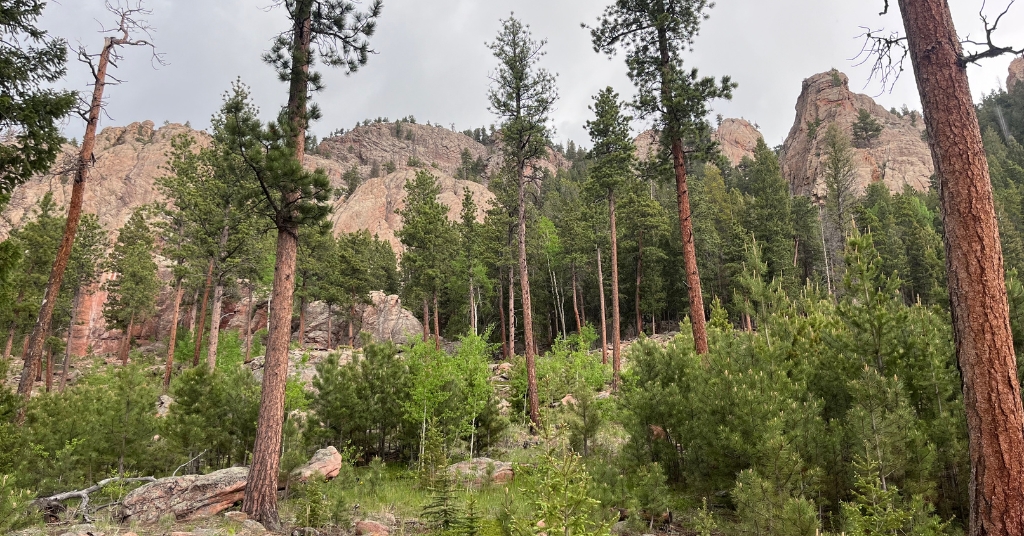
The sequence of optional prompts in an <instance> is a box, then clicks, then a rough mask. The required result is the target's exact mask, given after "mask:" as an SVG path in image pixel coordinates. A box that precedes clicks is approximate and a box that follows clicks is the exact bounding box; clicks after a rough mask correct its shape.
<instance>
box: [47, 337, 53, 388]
mask: <svg viewBox="0 0 1024 536" xmlns="http://www.w3.org/2000/svg"><path fill="white" fill-rule="evenodd" d="M52 388H53V348H49V347H47V348H46V392H47V393H49V392H50V389H52Z"/></svg>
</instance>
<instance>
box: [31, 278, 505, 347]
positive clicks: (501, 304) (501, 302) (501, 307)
mask: <svg viewBox="0 0 1024 536" xmlns="http://www.w3.org/2000/svg"><path fill="white" fill-rule="evenodd" d="M498 320H499V322H500V323H501V356H502V358H504V359H505V360H506V361H507V360H509V359H511V357H512V356H511V354H509V353H508V332H507V330H506V329H505V274H504V271H503V270H499V271H498ZM11 333H12V334H13V333H14V324H11ZM12 336H13V335H12Z"/></svg>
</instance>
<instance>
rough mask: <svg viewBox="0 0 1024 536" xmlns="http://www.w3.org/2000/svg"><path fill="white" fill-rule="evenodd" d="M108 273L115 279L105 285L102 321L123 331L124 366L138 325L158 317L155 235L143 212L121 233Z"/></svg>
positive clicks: (158, 286)
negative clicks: (156, 314)
mask: <svg viewBox="0 0 1024 536" xmlns="http://www.w3.org/2000/svg"><path fill="white" fill-rule="evenodd" d="M106 269H107V270H106V271H108V272H110V273H112V274H114V275H113V277H112V278H111V279H109V280H108V281H107V282H106V283H105V284H104V290H106V291H107V302H106V303H105V304H104V305H103V317H104V318H105V319H106V321H107V324H108V325H109V326H110V327H112V328H114V329H120V330H121V331H122V333H123V335H122V336H123V337H124V339H123V341H122V342H121V350H120V356H121V362H122V363H127V361H128V350H129V349H130V347H131V337H132V331H133V329H134V327H135V323H136V322H138V323H140V324H141V323H143V322H145V321H146V320H148V319H149V318H150V317H151V316H153V314H155V313H156V297H157V294H158V293H159V291H160V280H159V279H158V278H157V275H156V262H155V261H154V260H153V234H152V232H151V231H150V228H149V225H148V224H147V223H146V218H145V216H144V215H143V212H142V211H141V210H136V211H135V212H133V213H132V215H131V217H130V218H129V219H128V222H127V223H125V225H124V227H122V228H121V230H120V232H118V235H117V241H116V242H115V243H114V248H113V249H112V250H111V252H110V258H109V259H108V261H107V266H106Z"/></svg>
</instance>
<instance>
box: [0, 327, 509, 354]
mask: <svg viewBox="0 0 1024 536" xmlns="http://www.w3.org/2000/svg"><path fill="white" fill-rule="evenodd" d="M502 327H504V326H502ZM15 328H17V325H16V324H15V323H14V322H11V325H10V327H8V328H7V342H5V343H4V359H7V358H9V357H11V348H13V347H14V332H15Z"/></svg>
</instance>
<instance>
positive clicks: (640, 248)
mask: <svg viewBox="0 0 1024 536" xmlns="http://www.w3.org/2000/svg"><path fill="white" fill-rule="evenodd" d="M643 274H644V233H643V231H640V233H639V234H638V235H637V246H636V293H635V295H634V299H633V307H634V309H636V311H635V313H636V336H637V337H639V336H640V334H641V333H643V332H644V317H643V316H642V315H641V314H640V283H641V281H642V280H643Z"/></svg>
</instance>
